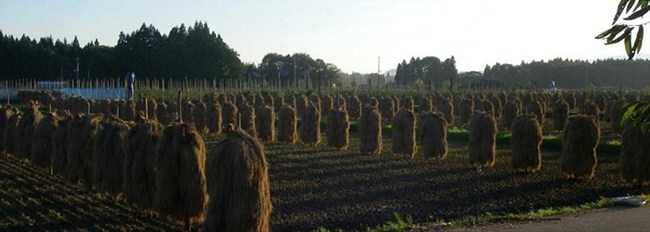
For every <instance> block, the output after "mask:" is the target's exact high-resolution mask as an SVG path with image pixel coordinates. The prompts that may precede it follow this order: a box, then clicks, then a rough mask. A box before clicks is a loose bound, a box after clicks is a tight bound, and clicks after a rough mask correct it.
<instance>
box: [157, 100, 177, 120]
mask: <svg viewBox="0 0 650 232" xmlns="http://www.w3.org/2000/svg"><path fill="white" fill-rule="evenodd" d="M156 118H157V119H158V122H160V124H163V125H169V124H170V123H172V122H173V121H174V116H173V115H172V113H171V112H170V109H169V105H167V103H165V102H161V103H160V104H158V107H157V108H156Z"/></svg>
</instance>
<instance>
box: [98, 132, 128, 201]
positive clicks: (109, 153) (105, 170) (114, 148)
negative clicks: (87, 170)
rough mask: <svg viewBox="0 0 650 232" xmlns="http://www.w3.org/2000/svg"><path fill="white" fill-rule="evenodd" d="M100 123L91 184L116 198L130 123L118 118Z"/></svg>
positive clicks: (120, 189) (118, 192)
mask: <svg viewBox="0 0 650 232" xmlns="http://www.w3.org/2000/svg"><path fill="white" fill-rule="evenodd" d="M102 124H103V126H102V130H101V132H99V133H98V134H97V137H96V139H95V144H94V146H95V149H94V152H93V184H94V186H95V189H96V190H97V191H99V192H105V193H108V194H109V195H110V196H112V197H113V198H118V197H119V196H120V195H121V194H122V172H123V169H122V168H123V165H124V164H123V163H124V158H125V154H124V144H125V139H126V136H127V133H128V132H129V130H130V127H131V125H129V124H127V123H126V122H123V121H120V120H119V119H112V120H106V121H104V122H102Z"/></svg>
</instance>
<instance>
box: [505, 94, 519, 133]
mask: <svg viewBox="0 0 650 232" xmlns="http://www.w3.org/2000/svg"><path fill="white" fill-rule="evenodd" d="M520 114H521V108H519V105H518V104H517V102H515V101H513V100H510V101H508V102H506V104H505V106H503V115H502V116H503V117H501V124H502V127H504V128H510V125H512V121H514V120H515V118H517V117H519V115H520Z"/></svg>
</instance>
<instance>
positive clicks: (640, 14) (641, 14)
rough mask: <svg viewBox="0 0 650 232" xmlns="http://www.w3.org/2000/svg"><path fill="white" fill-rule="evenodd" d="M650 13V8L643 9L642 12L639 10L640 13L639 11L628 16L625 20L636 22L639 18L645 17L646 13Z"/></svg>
mask: <svg viewBox="0 0 650 232" xmlns="http://www.w3.org/2000/svg"><path fill="white" fill-rule="evenodd" d="M648 11H650V8H649V7H645V8H641V10H639V11H637V12H634V13H632V14H631V15H630V16H628V17H627V18H625V20H635V19H637V18H639V17H642V16H643V15H645V14H646V13H648Z"/></svg>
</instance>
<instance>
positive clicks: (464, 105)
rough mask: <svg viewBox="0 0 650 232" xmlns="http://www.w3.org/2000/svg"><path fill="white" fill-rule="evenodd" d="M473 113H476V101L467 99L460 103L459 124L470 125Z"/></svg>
mask: <svg viewBox="0 0 650 232" xmlns="http://www.w3.org/2000/svg"><path fill="white" fill-rule="evenodd" d="M472 112H474V100H472V99H471V98H465V99H463V100H462V101H460V105H459V106H458V117H459V119H460V122H459V124H460V125H465V124H467V123H469V120H470V119H471V118H472Z"/></svg>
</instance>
